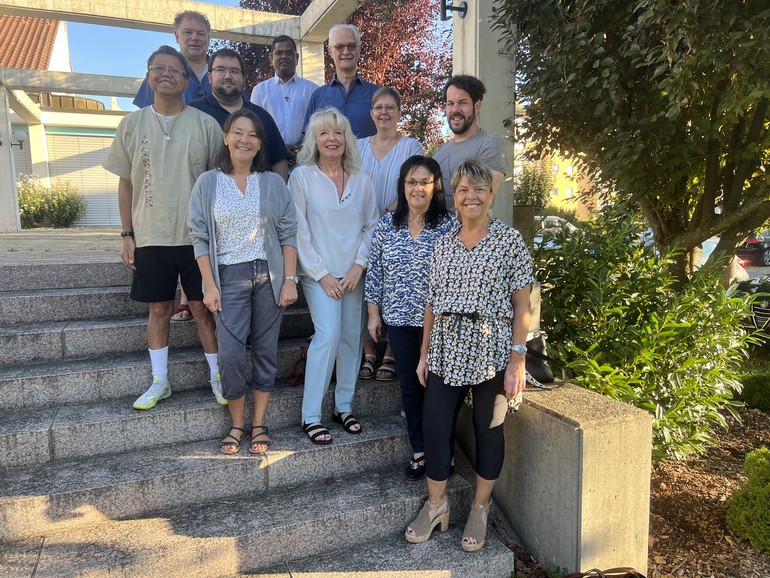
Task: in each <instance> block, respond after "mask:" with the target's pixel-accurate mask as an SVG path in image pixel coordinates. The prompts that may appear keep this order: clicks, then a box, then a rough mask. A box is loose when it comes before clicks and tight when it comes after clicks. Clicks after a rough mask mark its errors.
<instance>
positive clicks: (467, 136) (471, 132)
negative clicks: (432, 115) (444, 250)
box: [433, 75, 508, 209]
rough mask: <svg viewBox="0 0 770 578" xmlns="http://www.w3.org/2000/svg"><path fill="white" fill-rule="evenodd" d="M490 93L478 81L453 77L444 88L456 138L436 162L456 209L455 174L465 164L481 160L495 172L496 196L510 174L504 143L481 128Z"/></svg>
mask: <svg viewBox="0 0 770 578" xmlns="http://www.w3.org/2000/svg"><path fill="white" fill-rule="evenodd" d="M486 91H487V89H486V88H485V87H484V83H483V82H481V81H480V80H479V79H478V78H475V77H473V76H468V75H458V76H453V77H451V78H450V79H449V80H448V81H447V83H446V85H445V86H444V114H445V115H446V120H447V123H448V124H449V129H450V130H451V131H452V132H453V133H454V138H453V139H451V140H449V141H447V142H445V143H444V144H442V145H441V146H440V147H438V149H437V150H436V152H435V154H434V155H433V158H434V159H436V160H437V161H438V163H439V165H441V176H442V179H443V181H444V189H445V190H444V195H445V197H446V204H447V207H448V208H450V209H454V206H455V202H454V190H453V189H452V185H451V182H452V174H453V173H454V171H455V169H457V167H459V166H460V165H461V164H462V163H464V162H465V161H467V160H468V159H470V158H473V157H479V158H481V159H482V160H483V161H484V163H486V165H487V166H488V167H489V168H490V169H491V171H492V194H493V195H495V194H497V190H498V189H499V188H500V185H501V184H502V182H503V179H504V178H505V175H506V173H507V172H508V160H507V159H506V158H505V148H504V147H503V141H501V140H500V139H499V138H497V137H496V136H494V135H492V134H489V133H488V132H486V131H483V130H481V128H479V118H478V117H479V113H480V112H481V101H482V99H483V98H484V93H486Z"/></svg>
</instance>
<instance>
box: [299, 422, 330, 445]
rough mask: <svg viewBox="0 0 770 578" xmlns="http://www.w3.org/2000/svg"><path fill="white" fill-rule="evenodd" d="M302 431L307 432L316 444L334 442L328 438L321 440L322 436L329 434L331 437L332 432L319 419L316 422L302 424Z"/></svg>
mask: <svg viewBox="0 0 770 578" xmlns="http://www.w3.org/2000/svg"><path fill="white" fill-rule="evenodd" d="M302 431H303V432H305V434H306V435H307V437H309V438H310V441H311V442H313V443H314V444H316V445H319V446H325V445H329V444H330V443H332V440H331V439H328V440H319V439H318V438H320V437H321V436H329V437H330V438H331V433H330V432H329V430H328V429H326V428H325V427H324V426H323V424H322V423H321V422H320V421H317V422H315V423H308V424H305V423H303V424H302Z"/></svg>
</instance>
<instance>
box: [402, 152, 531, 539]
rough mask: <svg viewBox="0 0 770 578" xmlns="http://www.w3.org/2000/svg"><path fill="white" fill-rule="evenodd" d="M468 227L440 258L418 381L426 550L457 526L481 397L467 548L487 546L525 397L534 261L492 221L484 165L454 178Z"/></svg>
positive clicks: (421, 535)
mask: <svg viewBox="0 0 770 578" xmlns="http://www.w3.org/2000/svg"><path fill="white" fill-rule="evenodd" d="M452 186H453V189H454V193H455V208H456V210H457V213H458V217H459V219H460V222H461V223H462V224H461V226H460V228H459V229H457V230H455V231H452V232H451V233H449V234H447V235H444V236H443V237H441V238H440V239H439V240H438V241H437V242H436V246H435V247H434V249H433V258H432V259H431V265H430V272H429V275H428V279H429V291H428V303H427V306H426V308H425V325H424V335H423V342H422V348H421V350H420V362H419V364H418V366H417V375H418V376H419V379H420V382H421V383H422V384H423V385H424V386H425V387H426V390H425V402H424V412H423V435H424V437H425V464H426V469H427V472H426V473H427V477H428V500H427V501H426V502H425V505H424V506H423V508H422V510H421V511H420V514H419V516H418V517H417V518H416V519H415V520H414V521H413V522H412V523H411V524H410V525H409V527H408V528H407V530H406V539H407V540H408V541H409V542H424V541H425V540H427V539H428V538H429V537H430V534H431V531H432V530H433V528H434V527H436V526H437V525H439V524H440V525H441V528H440V529H441V530H442V531H443V530H445V529H446V528H447V525H448V523H449V505H448V503H447V499H446V481H447V478H448V477H449V470H450V462H451V458H452V445H453V444H454V439H453V438H454V435H453V432H454V428H455V422H456V419H457V414H458V413H459V411H460V407H461V405H462V403H463V400H464V399H465V396H466V395H467V393H468V391H469V390H471V391H473V429H474V432H475V436H476V493H475V495H474V498H473V504H472V507H471V513H470V516H469V517H468V521H467V523H466V525H465V531H464V532H463V537H462V543H461V545H462V548H463V550H467V551H475V550H478V549H479V548H481V547H482V546H483V545H484V541H485V537H486V526H487V515H488V512H489V504H490V500H491V498H492V489H493V488H494V485H495V481H496V480H497V478H498V477H499V475H500V471H501V470H502V466H503V457H504V455H505V440H504V435H503V423H504V420H505V414H506V412H507V409H508V403H507V400H509V399H511V398H513V397H515V396H516V395H518V394H519V393H520V392H521V391H523V390H524V385H525V369H524V355H525V354H526V350H527V348H526V346H525V343H526V338H527V329H528V327H529V294H530V287H531V284H532V282H533V281H534V278H533V276H532V258H531V256H530V254H529V251H528V250H527V248H526V246H525V245H524V241H523V239H522V237H521V235H520V234H519V232H518V231H516V230H515V229H511V228H510V227H507V226H505V225H503V224H502V223H501V222H500V221H498V220H496V219H492V218H491V216H490V207H491V204H492V200H493V198H494V195H493V193H492V173H491V171H490V170H489V168H488V167H487V166H486V165H485V164H484V162H483V161H482V160H480V159H471V160H468V161H465V162H464V163H463V164H461V165H460V167H459V168H458V169H457V171H455V174H454V175H453V176H452Z"/></svg>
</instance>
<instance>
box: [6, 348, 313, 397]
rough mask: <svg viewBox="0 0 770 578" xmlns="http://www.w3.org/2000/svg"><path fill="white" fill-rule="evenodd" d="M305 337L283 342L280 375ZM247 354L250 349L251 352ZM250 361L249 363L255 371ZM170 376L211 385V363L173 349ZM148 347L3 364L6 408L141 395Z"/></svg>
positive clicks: (176, 385)
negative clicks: (34, 361)
mask: <svg viewBox="0 0 770 578" xmlns="http://www.w3.org/2000/svg"><path fill="white" fill-rule="evenodd" d="M306 343H307V340H306V339H283V340H281V341H279V342H278V379H285V378H287V377H288V376H289V369H290V368H291V366H292V365H293V364H294V363H295V362H296V361H297V359H298V358H299V354H300V349H301V347H302V346H303V345H305V344H306ZM246 355H247V358H248V356H250V355H251V354H250V351H247V352H246ZM250 367H251V365H250V364H248V365H247V375H248V374H249V373H248V370H250ZM168 369H169V380H170V382H171V385H172V388H173V390H174V391H187V390H190V389H197V388H204V389H205V388H206V386H207V380H208V376H209V370H208V365H207V364H206V361H205V359H204V356H203V350H202V349H201V348H200V346H197V347H193V348H183V349H180V348H178V347H172V348H171V350H170V352H169V366H168ZM151 378H152V375H151V373H150V359H149V356H148V354H147V351H146V350H145V351H141V352H131V353H123V354H113V355H103V356H99V357H94V358H90V359H79V360H58V361H49V362H43V363H34V364H21V365H17V364H14V365H7V366H4V367H0V399H2V400H3V404H2V405H3V410H19V409H35V408H46V407H61V406H66V405H73V404H88V403H95V402H99V401H105V400H114V399H119V398H125V397H130V396H133V397H134V398H136V397H138V396H139V395H141V394H142V393H143V392H144V391H145V390H146V389H147V387H148V386H149V384H150V380H151Z"/></svg>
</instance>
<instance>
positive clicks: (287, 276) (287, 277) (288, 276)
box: [283, 275, 299, 283]
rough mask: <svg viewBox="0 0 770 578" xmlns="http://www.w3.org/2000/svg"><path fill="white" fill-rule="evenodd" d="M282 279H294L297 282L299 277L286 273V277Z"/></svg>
mask: <svg viewBox="0 0 770 578" xmlns="http://www.w3.org/2000/svg"><path fill="white" fill-rule="evenodd" d="M283 279H284V281H294V282H295V283H299V277H297V276H296V275H286V277H284V278H283Z"/></svg>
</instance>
